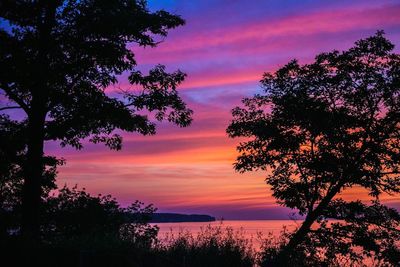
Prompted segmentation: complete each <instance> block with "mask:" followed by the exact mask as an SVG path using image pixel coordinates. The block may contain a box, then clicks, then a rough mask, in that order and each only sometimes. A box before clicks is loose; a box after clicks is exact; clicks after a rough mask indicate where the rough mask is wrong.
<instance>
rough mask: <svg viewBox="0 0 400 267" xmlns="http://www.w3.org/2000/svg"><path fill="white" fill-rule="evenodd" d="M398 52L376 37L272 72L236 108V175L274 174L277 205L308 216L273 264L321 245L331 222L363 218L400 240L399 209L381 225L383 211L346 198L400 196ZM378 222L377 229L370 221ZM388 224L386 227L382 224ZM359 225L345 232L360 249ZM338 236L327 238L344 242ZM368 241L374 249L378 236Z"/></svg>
mask: <svg viewBox="0 0 400 267" xmlns="http://www.w3.org/2000/svg"><path fill="white" fill-rule="evenodd" d="M393 49H394V45H393V44H392V43H390V42H389V41H388V40H387V39H386V38H385V37H384V35H383V32H378V33H377V34H376V35H374V36H372V37H369V38H366V39H362V40H360V41H357V42H356V43H355V46H354V47H352V48H350V49H349V50H347V51H343V52H339V51H332V52H330V53H322V54H319V55H317V56H316V58H315V61H314V62H313V63H310V64H306V65H302V66H301V65H299V64H298V62H297V61H296V60H293V61H291V62H289V63H288V64H287V65H285V66H284V67H282V68H280V69H279V70H277V71H276V72H274V73H265V74H264V77H263V79H262V81H261V83H262V86H263V89H264V92H263V93H262V94H259V95H256V96H254V97H253V98H246V99H244V100H243V103H244V107H236V108H235V109H233V111H232V114H233V121H232V122H231V124H230V125H229V127H228V128H227V133H228V134H229V136H230V137H232V138H234V137H245V138H246V139H245V140H246V141H243V142H241V143H240V144H239V146H238V148H237V149H238V151H239V153H240V155H239V156H238V158H237V161H236V163H235V169H236V170H238V171H240V172H246V171H252V170H267V171H268V172H269V175H268V177H267V178H266V182H267V184H269V185H270V186H271V189H272V191H273V196H274V197H275V198H276V199H277V201H278V203H279V204H281V205H284V206H287V207H289V208H292V209H297V210H298V212H299V213H300V214H301V215H304V216H305V220H304V222H303V223H302V224H301V226H300V227H299V228H298V229H297V231H296V232H295V233H293V234H292V235H291V236H290V239H289V241H288V242H287V244H285V246H283V247H282V248H281V250H280V252H279V253H278V255H276V257H275V258H273V259H271V260H276V262H277V263H275V264H278V263H279V264H287V263H288V262H290V261H291V257H292V259H293V257H294V256H293V255H294V254H295V252H296V250H301V249H300V247H301V246H302V245H305V244H306V241H307V240H309V239H310V238H312V237H313V236H312V232H313V231H312V228H311V226H312V225H313V224H314V223H315V222H317V221H318V222H320V223H321V221H323V220H324V219H326V218H339V219H343V220H346V221H349V222H350V221H351V220H352V219H353V220H357V222H358V223H361V222H362V221H363V220H364V219H365V222H363V223H364V224H365V225H370V224H375V227H379V228H383V229H386V230H388V229H390V230H391V231H392V232H393V233H397V236H398V226H399V218H400V217H399V215H398V213H397V212H396V211H395V210H390V212H387V214H390V216H389V215H388V216H380V215H379V213H377V210H378V211H379V209H376V206H375V209H374V208H372V207H373V206H372V207H370V208H367V207H364V206H361V203H359V202H355V203H353V204H352V203H351V202H350V203H347V202H345V201H344V200H341V199H340V194H341V193H342V192H343V191H345V190H346V189H350V188H353V187H361V188H364V189H365V190H367V191H368V193H369V195H370V196H371V198H372V199H376V201H377V200H378V199H379V196H380V195H381V194H382V193H388V194H394V193H399V192H400V176H399V173H400V168H399V167H400V166H399V162H400V161H399V160H400V55H399V54H395V53H393V52H392V51H393ZM376 205H378V204H376ZM371 217H374V218H375V221H373V220H367V218H371ZM386 219H390V221H389V222H388V224H385V223H383V222H384V220H386ZM352 223H353V224H352V225H353V226H354V227H353V228H351V227H348V228H347V230H348V232H349V233H350V234H352V235H353V236H349V238H350V239H351V240H353V242H355V241H354V240H356V239H357V238H356V236H358V237H360V234H359V233H358V235H357V233H356V232H354V231H355V227H356V225H355V224H354V221H353V222H352ZM357 225H359V224H357ZM365 225H364V226H365ZM393 227H394V228H393ZM396 227H397V230H396ZM338 229H339V226H338V227H336V228H335V227H334V228H333V229H330V230H329V231H335V230H336V234H337V233H338V231H339V230H338ZM341 229H342V230H343V229H346V227H344V226H343V227H342V228H341ZM358 229H366V228H365V227H364V228H363V227H361V228H358ZM353 230H354V231H353ZM323 231H324V232H325V236H327V234H328V230H326V229H325V230H324V227H321V229H320V233H322V232H323ZM386 233H387V231H386ZM321 236H324V235H320V236H319V237H320V238H321ZM331 236H332V235H331ZM333 236H335V235H333ZM366 236H367V234H366ZM314 237H315V235H314ZM336 237H338V235H336ZM368 237H371V238H370V239H369V241H371V242H373V243H374V239H375V238H374V236H373V235H372V234H371V235H369V236H368ZM381 237H382V238H383V235H382V236H381ZM389 237H390V236H389ZM327 239H328V238H327ZM377 239H378V238H376V240H375V241H377ZM321 240H322V239H321ZM358 240H360V239H358ZM365 240H367V237H366V239H365ZM321 242H322V241H321ZM360 243H362V242H361V241H358V244H360ZM328 244H329V243H328V242H327V243H323V242H322V245H328ZM331 244H334V243H331ZM369 244H370V243H369ZM374 244H375V245H376V246H379V242H375V243H374ZM368 249H369V248H368ZM382 253H384V252H382Z"/></svg>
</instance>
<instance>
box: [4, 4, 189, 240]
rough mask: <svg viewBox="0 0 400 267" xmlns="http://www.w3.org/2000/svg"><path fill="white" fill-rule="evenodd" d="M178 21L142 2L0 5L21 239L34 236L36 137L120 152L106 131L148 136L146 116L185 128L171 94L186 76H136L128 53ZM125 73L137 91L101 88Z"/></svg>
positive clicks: (39, 149)
mask: <svg viewBox="0 0 400 267" xmlns="http://www.w3.org/2000/svg"><path fill="white" fill-rule="evenodd" d="M183 24H184V21H183V20H182V19H181V18H180V17H179V16H176V15H173V14H170V13H168V12H166V11H163V10H161V11H156V12H151V11H149V9H148V7H147V3H146V1H143V0H54V1H46V0H34V1H27V0H5V1H1V2H0V92H2V94H3V95H4V96H5V99H4V98H3V99H2V103H3V104H2V107H0V111H1V112H3V113H7V112H10V110H13V111H14V109H15V110H21V112H20V114H23V115H20V116H19V121H18V122H15V121H13V120H12V119H11V117H10V116H7V115H4V114H3V115H4V116H2V117H1V119H2V123H1V125H13V127H14V126H18V129H20V130H21V131H22V132H23V133H24V134H23V138H22V139H23V140H25V143H24V148H23V149H22V151H23V153H22V156H23V158H24V160H23V161H22V162H20V165H19V167H20V168H21V169H22V176H23V200H22V202H23V221H22V232H23V233H24V234H25V236H26V237H28V238H30V239H32V237H37V236H38V231H39V225H38V211H39V206H40V201H41V191H42V180H43V176H44V173H45V172H46V170H47V169H48V166H47V165H46V162H45V155H44V151H43V147H44V143H45V141H48V140H53V141H59V142H60V143H61V145H62V146H66V145H71V146H73V147H75V148H77V149H81V148H82V147H83V145H82V144H83V143H82V141H81V140H82V139H85V138H87V139H88V140H89V141H91V142H93V143H105V145H107V146H108V147H110V148H111V149H120V148H121V141H122V138H121V136H120V135H118V134H117V133H115V130H122V131H126V132H139V133H141V134H154V133H155V124H154V120H152V119H151V118H150V117H149V116H147V115H149V114H148V113H149V112H150V113H152V114H153V115H154V119H156V120H164V119H165V120H168V121H170V122H173V123H175V124H177V125H179V126H182V127H184V126H187V125H189V124H190V122H191V114H192V111H191V110H190V109H188V108H187V107H186V105H185V103H184V102H183V101H182V99H181V98H180V97H179V95H178V93H177V91H176V88H177V86H178V85H179V84H180V83H181V82H182V81H183V80H184V77H185V74H184V73H182V72H180V71H176V72H174V73H171V74H169V73H167V72H166V71H165V68H164V67H163V66H156V67H155V68H154V69H153V70H151V71H150V72H149V75H143V74H142V73H141V72H140V71H137V70H136V69H135V67H136V65H137V64H136V61H135V56H134V53H133V52H132V50H131V49H130V46H131V45H132V44H138V45H139V46H149V47H154V46H156V45H157V44H158V42H159V40H158V39H159V38H158V37H164V36H166V35H167V32H168V30H170V29H172V28H175V27H177V26H180V25H183ZM126 73H127V74H128V75H129V81H130V83H131V84H132V86H136V87H138V88H139V89H140V90H136V91H129V90H125V91H124V93H123V94H120V95H118V96H115V94H112V95H113V96H112V95H111V94H107V93H106V91H105V90H106V88H107V87H109V86H110V85H112V84H115V83H116V82H117V80H118V78H119V76H120V75H122V74H126ZM134 92H136V93H134ZM143 111H145V112H143ZM8 114H9V115H10V113H8ZM146 114H147V115H146ZM14 120H15V118H14ZM1 130H2V131H3V130H5V131H7V129H3V128H2V129H1ZM0 154H1V153H0ZM20 154H21V153H19V155H20ZM19 158H21V157H19Z"/></svg>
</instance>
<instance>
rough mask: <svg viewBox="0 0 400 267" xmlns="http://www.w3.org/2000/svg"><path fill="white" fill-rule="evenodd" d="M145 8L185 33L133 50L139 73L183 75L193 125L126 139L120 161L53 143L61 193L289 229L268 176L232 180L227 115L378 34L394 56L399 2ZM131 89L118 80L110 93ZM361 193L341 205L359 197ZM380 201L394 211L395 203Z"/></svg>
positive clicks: (155, 4)
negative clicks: (272, 79) (301, 68)
mask: <svg viewBox="0 0 400 267" xmlns="http://www.w3.org/2000/svg"><path fill="white" fill-rule="evenodd" d="M149 6H150V8H151V9H152V10H158V9H165V10H167V11H170V12H172V13H175V14H179V15H181V16H182V17H183V18H184V19H185V20H186V25H185V26H183V27H180V28H177V29H175V30H173V31H171V32H170V34H169V36H168V37H167V38H165V40H163V42H162V43H161V44H160V45H159V46H158V47H157V48H146V49H143V48H139V47H136V46H133V47H132V49H133V50H134V52H135V53H136V57H137V61H138V68H139V69H141V70H143V71H146V70H148V69H149V68H151V67H152V66H154V65H156V64H158V63H161V64H164V65H166V66H167V69H168V70H170V71H173V70H176V69H181V70H182V71H184V72H186V73H187V75H188V77H187V79H186V81H185V82H184V83H183V84H182V86H180V89H179V90H180V94H181V95H182V97H183V98H184V99H185V101H186V102H187V103H188V105H189V107H190V108H192V109H193V110H194V122H193V124H192V125H191V126H190V127H188V128H178V127H176V126H173V125H171V124H168V123H160V124H159V125H158V126H159V128H158V132H157V135H155V136H144V137H143V136H140V135H138V134H124V147H123V149H122V151H109V150H108V149H107V148H105V147H104V146H101V145H98V146H94V145H87V146H86V148H85V149H84V150H83V151H80V152H77V151H75V150H74V149H72V148H66V149H61V148H60V147H59V146H57V145H56V144H53V143H50V144H47V152H48V153H49V154H55V155H58V156H59V157H63V158H65V159H66V160H67V164H66V165H65V166H63V167H61V168H60V169H59V170H60V173H59V178H58V184H59V185H64V184H65V183H66V184H67V185H68V186H73V185H75V184H78V186H79V187H85V188H86V189H87V190H88V191H89V192H90V193H94V194H97V193H102V194H112V195H113V196H115V197H116V198H117V199H118V201H120V202H121V203H122V204H124V205H126V204H128V203H130V202H133V201H134V200H136V199H138V200H141V201H143V202H145V203H146V204H150V203H153V204H154V205H155V206H156V207H157V208H158V209H159V211H160V212H180V213H203V214H210V215H213V216H216V217H218V218H220V217H224V218H225V219H287V218H288V215H289V214H290V211H289V210H287V209H284V208H282V207H279V206H278V205H277V204H275V200H274V199H273V198H272V197H271V193H270V191H269V189H268V187H267V186H266V185H265V182H264V179H265V176H266V174H265V173H262V172H258V173H245V174H239V173H235V171H234V170H233V168H232V164H233V163H234V161H235V157H236V151H235V147H236V144H237V140H231V139H229V138H228V137H227V135H226V133H225V129H226V127H227V125H228V124H229V122H230V119H231V115H230V110H231V109H232V108H233V107H235V106H236V105H240V100H241V98H243V97H244V96H251V95H252V94H254V93H256V92H257V91H260V87H259V82H258V81H259V80H260V79H261V76H262V74H263V72H266V71H273V70H275V69H277V68H279V67H281V66H282V65H284V64H285V63H286V62H288V61H289V60H291V59H293V58H297V59H299V60H300V62H301V63H307V62H310V61H311V60H312V59H313V57H314V56H315V55H316V54H317V53H320V52H324V51H330V50H332V49H346V48H349V47H350V46H352V44H353V43H354V41H356V40H358V39H360V38H364V37H367V36H370V35H372V34H374V33H375V32H376V31H377V30H381V29H382V30H384V31H385V32H386V36H387V37H388V38H389V39H390V40H391V41H392V42H393V43H394V44H395V45H396V46H397V48H396V51H397V52H399V51H400V0H397V1H394V0H393V1H385V0H380V1H376V0H359V1H343V0H335V1H322V0H321V1H309V0H303V1H295V0H290V1H289V0H285V1H282V0H273V1H272V0H263V1H261V0H251V1H250V0H247V1H245V0H190V1H188V0H164V1H160V0H153V1H149ZM128 87H129V85H128V84H127V82H126V80H125V79H123V78H122V79H121V81H120V83H119V84H117V85H115V88H128ZM109 90H110V92H112V91H113V88H110V89H109ZM359 191H360V190H358V189H356V188H355V189H352V190H351V191H349V192H346V196H345V197H348V198H353V199H354V198H356V197H358V196H360V195H363V194H360V192H359ZM383 199H384V200H385V202H386V203H389V204H390V205H391V206H397V207H400V198H399V197H397V198H396V197H383Z"/></svg>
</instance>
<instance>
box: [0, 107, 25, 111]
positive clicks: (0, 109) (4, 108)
mask: <svg viewBox="0 0 400 267" xmlns="http://www.w3.org/2000/svg"><path fill="white" fill-rule="evenodd" d="M19 108H21V107H20V106H9V107H3V108H0V111H3V110H7V109H19Z"/></svg>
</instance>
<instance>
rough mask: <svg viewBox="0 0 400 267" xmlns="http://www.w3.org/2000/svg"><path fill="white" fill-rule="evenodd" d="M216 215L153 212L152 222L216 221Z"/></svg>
mask: <svg viewBox="0 0 400 267" xmlns="http://www.w3.org/2000/svg"><path fill="white" fill-rule="evenodd" d="M214 221H215V217H212V216H209V215H201V214H178V213H154V214H152V217H151V221H150V222H152V223H168V222H214Z"/></svg>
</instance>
